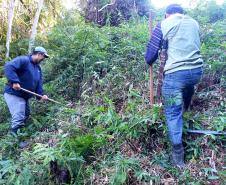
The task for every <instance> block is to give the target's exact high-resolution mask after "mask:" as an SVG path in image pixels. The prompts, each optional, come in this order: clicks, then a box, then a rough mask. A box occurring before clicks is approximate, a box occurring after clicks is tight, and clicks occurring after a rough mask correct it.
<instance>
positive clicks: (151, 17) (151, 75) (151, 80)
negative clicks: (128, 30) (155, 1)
mask: <svg viewBox="0 0 226 185" xmlns="http://www.w3.org/2000/svg"><path fill="white" fill-rule="evenodd" d="M152 27H153V13H152V12H151V11H150V13H149V33H150V36H151V34H152ZM149 73H150V104H151V106H153V104H154V93H153V92H154V90H153V89H154V87H153V67H152V65H150V71H149Z"/></svg>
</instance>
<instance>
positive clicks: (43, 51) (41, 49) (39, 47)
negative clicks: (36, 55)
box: [34, 46, 49, 58]
mask: <svg viewBox="0 0 226 185" xmlns="http://www.w3.org/2000/svg"><path fill="white" fill-rule="evenodd" d="M34 51H35V52H40V53H43V54H44V56H45V58H49V55H48V54H47V51H46V49H45V48H43V47H41V46H38V47H36V48H35V49H34Z"/></svg>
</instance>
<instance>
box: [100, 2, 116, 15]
mask: <svg viewBox="0 0 226 185" xmlns="http://www.w3.org/2000/svg"><path fill="white" fill-rule="evenodd" d="M115 2H116V0H112V2H111V3H109V4H106V5H104V6H103V7H102V8H101V9H99V10H98V12H101V11H102V10H103V9H105V8H107V7H108V6H112V5H114V4H115Z"/></svg>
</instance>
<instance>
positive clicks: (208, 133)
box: [187, 129, 226, 136]
mask: <svg viewBox="0 0 226 185" xmlns="http://www.w3.org/2000/svg"><path fill="white" fill-rule="evenodd" d="M187 132H188V133H191V134H205V135H223V136H226V132H223V131H212V130H192V129H187Z"/></svg>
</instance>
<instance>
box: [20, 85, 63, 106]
mask: <svg viewBox="0 0 226 185" xmlns="http://www.w3.org/2000/svg"><path fill="white" fill-rule="evenodd" d="M20 90H22V91H24V92H27V93H29V94H32V95H35V96H37V97H39V98H42V95H40V94H37V93H35V92H32V91H29V90H27V89H24V88H22V87H21V88H20ZM48 100H49V101H51V102H54V103H57V104H61V103H60V102H58V101H56V100H53V99H51V98H48Z"/></svg>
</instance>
